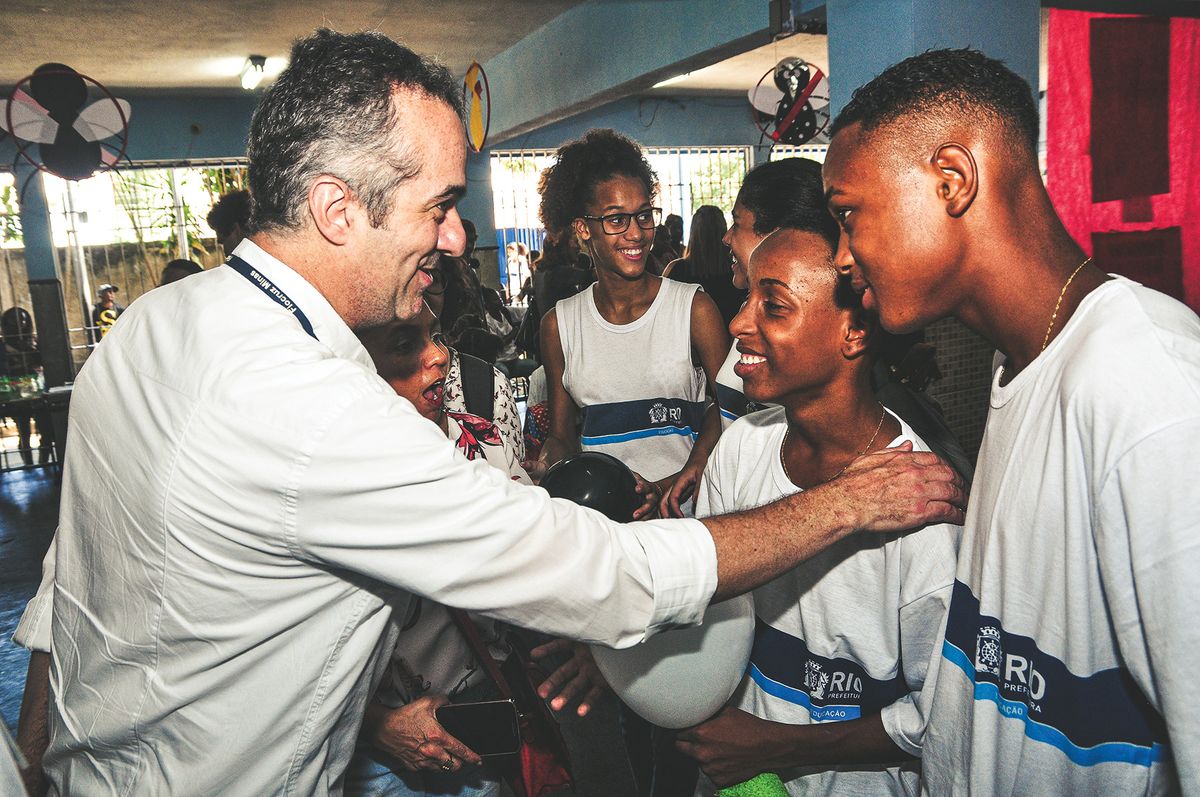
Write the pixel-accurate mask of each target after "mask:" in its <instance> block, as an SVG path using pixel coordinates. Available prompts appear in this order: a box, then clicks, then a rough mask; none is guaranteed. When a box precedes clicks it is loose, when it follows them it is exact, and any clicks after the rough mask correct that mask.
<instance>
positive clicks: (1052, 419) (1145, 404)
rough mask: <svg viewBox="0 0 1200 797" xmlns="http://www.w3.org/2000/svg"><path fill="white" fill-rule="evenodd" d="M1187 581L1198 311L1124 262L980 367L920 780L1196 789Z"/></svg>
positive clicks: (1193, 575)
mask: <svg viewBox="0 0 1200 797" xmlns="http://www.w3.org/2000/svg"><path fill="white" fill-rule="evenodd" d="M999 365H1001V359H1000V358H999V357H998V358H997V366H999ZM1198 597H1200V319H1197V317H1196V314H1195V313H1193V312H1192V311H1191V310H1189V309H1188V308H1186V307H1184V306H1183V305H1182V304H1180V303H1179V302H1177V301H1175V300H1174V299H1170V298H1168V297H1166V296H1164V295H1163V294H1161V293H1158V292H1156V291H1152V290H1150V289H1148V288H1145V287H1142V286H1141V285H1138V284H1137V283H1134V282H1130V281H1129V280H1126V279H1123V278H1117V279H1114V280H1112V281H1109V282H1107V283H1105V284H1103V285H1101V286H1100V287H1099V288H1097V289H1095V290H1094V291H1092V292H1091V293H1090V294H1089V295H1088V296H1087V297H1086V298H1085V299H1084V300H1083V301H1082V302H1081V303H1080V305H1079V307H1078V308H1077V309H1076V311H1075V313H1074V314H1073V315H1072V316H1071V318H1070V320H1069V321H1068V322H1067V323H1066V325H1065V326H1064V327H1063V329H1062V331H1061V332H1060V333H1059V335H1058V337H1056V338H1055V339H1054V340H1053V341H1052V342H1051V343H1050V345H1049V347H1047V348H1046V350H1045V351H1044V352H1042V353H1041V354H1039V355H1038V356H1037V357H1036V358H1035V359H1034V360H1033V362H1031V363H1030V364H1029V365H1028V366H1027V367H1026V368H1025V369H1024V370H1022V371H1021V372H1020V373H1019V374H1017V375H1016V376H1015V377H1014V378H1013V380H1012V381H1011V382H1010V383H1009V384H1007V385H1003V386H1001V384H1000V370H999V368H997V370H996V372H995V375H994V377H993V382H992V392H991V406H990V411H989V413H988V420H987V427H986V428H985V430H984V435H983V446H982V448H981V449H980V452H979V464H978V468H977V469H976V471H975V481H974V485H973V487H972V490H971V498H970V503H969V505H968V507H967V525H966V532H965V534H964V537H963V548H962V555H961V557H960V560H959V565H958V574H957V580H956V583H955V585H954V598H953V601H952V605H951V608H950V618H949V621H948V624H947V630H946V643H945V646H944V648H943V656H944V661H943V662H942V666H941V677H939V679H938V683H937V693H936V696H935V700H934V706H933V715H932V718H931V719H930V721H929V730H928V733H927V734H926V737H927V738H926V745H925V761H924V764H925V789H926V791H927V793H928V794H930V795H934V796H935V797H940V796H941V795H981V796H982V795H988V797H991V796H992V795H996V797H1006V796H1007V795H1026V794H1028V795H1035V794H1036V795H1041V794H1053V795H1062V797H1075V796H1078V797H1085V796H1088V797H1090V795H1121V797H1126V796H1127V795H1163V794H1175V793H1178V790H1179V786H1180V785H1182V793H1183V794H1187V795H1197V794H1200V713H1198V712H1197V706H1198V705H1200V679H1197V677H1196V663H1197V662H1200V621H1198V620H1197V617H1196V601H1197V598H1198ZM1177 779H1178V780H1177Z"/></svg>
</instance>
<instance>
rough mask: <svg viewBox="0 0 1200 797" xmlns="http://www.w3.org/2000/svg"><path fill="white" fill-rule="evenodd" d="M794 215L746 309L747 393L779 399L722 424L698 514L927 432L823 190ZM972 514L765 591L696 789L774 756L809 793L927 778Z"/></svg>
mask: <svg viewBox="0 0 1200 797" xmlns="http://www.w3.org/2000/svg"><path fill="white" fill-rule="evenodd" d="M812 179H813V180H814V181H816V180H818V179H819V178H818V177H817V176H816V174H815V173H814V174H813V176H812ZM795 223H797V224H799V225H801V229H784V230H779V231H777V232H774V233H772V234H771V235H770V236H768V237H767V238H766V239H765V240H764V241H763V242H762V244H761V245H760V246H759V247H758V249H757V250H756V251H755V253H754V255H753V256H752V257H751V258H750V264H749V278H750V279H749V282H750V297H749V300H748V301H747V303H746V306H745V307H744V308H742V311H741V312H740V313H739V314H738V316H737V317H736V318H735V319H734V320H733V323H732V324H731V325H730V331H731V332H733V334H734V336H735V337H736V338H737V343H736V347H737V350H738V352H739V353H740V358H739V362H738V364H737V366H736V367H737V372H738V376H740V377H741V378H742V379H743V381H744V385H745V391H746V396H747V397H748V398H749V399H751V400H752V401H757V402H770V403H772V404H775V405H778V406H774V407H771V408H769V409H765V410H762V411H760V412H756V413H752V414H750V415H747V416H746V417H744V418H741V419H740V420H738V421H736V422H735V423H734V424H733V425H732V426H730V428H729V429H728V430H726V431H725V433H724V434H723V435H722V437H721V440H720V442H719V443H718V444H717V447H716V450H715V451H714V452H713V455H712V457H711V458H710V459H709V462H708V466H707V467H706V469H705V472H704V479H703V480H702V488H701V491H700V496H699V499H698V503H697V511H698V513H699V514H700V515H708V514H718V513H722V512H734V511H738V510H742V509H748V508H751V507H755V506H760V505H762V504H765V503H768V502H770V501H773V500H776V499H777V498H779V497H781V496H783V495H789V494H791V493H795V492H798V491H799V490H801V489H804V488H806V487H812V486H815V485H818V484H822V483H824V482H826V481H829V480H831V479H834V478H836V477H837V476H838V475H839V474H840V473H841V471H842V470H844V469H845V467H846V466H847V465H848V463H850V462H851V461H852V460H853V459H854V458H855V457H857V456H859V455H861V454H863V453H866V452H868V451H875V450H879V449H883V448H887V447H892V446H897V445H901V444H905V443H908V444H911V445H912V446H914V447H915V448H917V449H919V450H927V449H926V447H925V446H924V444H923V443H922V442H921V440H920V439H919V438H917V437H916V436H915V435H914V434H913V432H912V430H911V429H910V428H909V427H908V426H907V425H906V424H905V423H904V422H903V421H902V420H900V419H899V418H898V417H897V416H895V415H893V414H891V413H890V412H888V411H887V410H886V409H885V408H884V407H883V405H882V404H881V403H880V402H879V401H878V399H877V398H876V397H875V394H874V392H873V391H872V389H871V381H870V373H871V365H872V362H873V358H872V347H873V345H875V344H877V342H878V339H877V338H876V336H875V331H876V330H875V324H874V320H873V317H872V315H871V314H870V313H867V312H864V311H863V310H862V307H861V304H860V302H859V297H858V296H857V294H855V293H854V291H853V290H852V289H851V288H850V286H849V283H848V281H847V280H844V279H840V278H839V277H838V275H837V272H836V271H835V270H834V268H833V253H834V250H835V248H836V245H837V235H838V231H837V225H836V223H835V222H834V221H833V219H832V218H831V217H830V216H829V215H828V214H827V213H826V212H825V209H824V208H823V207H822V206H821V205H820V204H817V203H814V205H813V207H812V209H811V212H809V213H807V214H801V215H800V216H799V217H798V218H797V219H795ZM958 531H959V530H958V528H957V527H955V526H947V525H934V526H927V527H925V528H923V529H920V530H918V531H915V532H911V533H908V534H891V535H887V536H886V537H879V538H877V539H870V540H847V541H845V544H841V543H839V544H837V545H834V546H832V547H831V548H830V549H829V550H828V551H826V552H824V553H822V554H820V555H818V556H816V557H814V558H813V559H812V560H810V561H808V562H806V563H804V564H803V565H802V566H800V567H798V568H796V569H794V570H792V571H791V572H788V573H785V574H784V575H782V576H780V577H779V578H777V579H775V580H774V581H771V582H769V583H767V584H765V585H763V586H762V587H759V588H758V589H757V590H755V591H754V603H755V614H756V620H757V622H756V630H755V639H754V647H753V650H752V652H751V656H750V666H749V671H748V673H747V676H746V677H745V679H744V680H743V682H742V685H741V686H740V687H739V688H738V691H737V692H736V693H735V694H734V696H733V698H732V699H731V701H730V704H729V705H728V706H727V707H726V708H725V709H724V710H722V711H721V712H720V713H719V714H718V715H717V716H716V717H715V718H713V719H711V720H709V721H708V722H706V723H703V724H701V725H699V726H697V727H695V728H692V729H689V730H687V731H684V732H683V733H681V734H680V735H679V740H680V741H679V747H680V749H681V750H683V751H684V752H685V753H687V754H689V755H691V756H693V757H695V758H696V759H697V760H698V761H699V762H700V765H701V768H702V770H703V771H704V773H705V775H706V776H707V778H708V779H709V782H704V781H702V782H701V784H700V787H699V789H698V791H697V794H704V795H708V794H711V793H712V789H713V786H726V785H729V784H731V783H737V782H741V781H743V780H746V779H748V778H750V777H753V776H754V775H757V774H759V773H761V772H776V773H778V774H779V775H780V777H781V778H782V779H783V780H784V782H785V783H786V786H787V789H788V791H789V793H791V794H793V795H799V794H805V795H808V794H831V795H832V794H840V795H852V794H855V795H856V794H872V795H883V794H896V795H903V794H912V793H915V791H916V789H917V780H918V776H917V768H916V764H915V762H913V758H914V757H915V756H919V755H920V753H921V745H922V738H923V736H924V730H925V719H926V717H927V716H928V711H929V704H930V701H931V690H929V689H926V688H925V687H926V685H927V684H928V683H929V682H930V680H931V678H932V676H933V674H934V671H935V669H936V665H937V662H938V655H939V653H940V649H941V640H942V629H943V626H944V622H945V617H946V610H947V608H948V607H949V605H950V592H951V586H952V584H953V581H954V562H955V556H956V552H957V548H958Z"/></svg>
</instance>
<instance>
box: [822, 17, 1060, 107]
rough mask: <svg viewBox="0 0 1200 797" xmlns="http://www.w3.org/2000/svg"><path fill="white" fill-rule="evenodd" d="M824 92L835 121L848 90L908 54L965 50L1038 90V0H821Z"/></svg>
mask: <svg viewBox="0 0 1200 797" xmlns="http://www.w3.org/2000/svg"><path fill="white" fill-rule="evenodd" d="M825 13H826V20H827V22H828V25H829V84H830V85H829V88H830V93H831V94H832V97H831V100H830V102H831V104H832V110H833V113H834V115H835V116H836V114H837V113H839V112H840V111H841V110H842V108H843V107H844V106H845V105H846V103H847V102H849V101H850V95H851V94H852V93H853V92H854V89H856V88H858V87H859V86H862V85H864V84H866V83H868V82H869V81H870V80H871V78H873V77H875V76H876V75H878V74H879V73H880V72H882V71H883V70H884V69H886V68H887V67H889V66H891V65H892V64H895V63H898V62H900V61H903V60H904V59H905V58H908V57H909V56H911V55H917V54H918V53H923V52H925V51H926V50H933V49H940V48H943V47H972V48H974V49H976V50H979V51H981V52H983V53H986V54H987V55H988V56H990V57H992V58H998V59H1000V60H1001V61H1004V63H1005V64H1007V66H1008V68H1009V69H1011V70H1013V71H1014V72H1016V73H1017V74H1018V75H1020V76H1021V77H1023V78H1025V80H1026V81H1028V82H1029V85H1030V87H1031V88H1032V89H1033V91H1034V93H1035V95H1036V93H1037V87H1038V44H1039V41H1038V36H1039V27H1040V24H1041V4H1040V3H1039V2H1038V0H903V2H900V1H899V0H828V2H827V3H826V5H825Z"/></svg>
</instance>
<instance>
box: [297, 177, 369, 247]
mask: <svg viewBox="0 0 1200 797" xmlns="http://www.w3.org/2000/svg"><path fill="white" fill-rule="evenodd" d="M308 215H309V217H310V218H312V220H313V226H315V227H316V228H317V231H318V232H319V233H321V235H322V237H324V238H325V240H327V241H329V242H330V243H331V244H334V245H337V246H342V245H344V244H346V243H347V242H348V241H349V240H350V230H351V228H352V227H353V226H354V225H355V224H356V223H361V222H362V221H365V220H366V209H365V208H363V207H362V206H361V205H359V203H358V202H355V201H354V195H353V193H352V192H351V191H350V186H348V185H347V184H346V182H345V181H344V180H342V179H341V178H340V177H334V176H333V175H332V174H322V175H321V176H319V177H318V178H317V179H316V180H314V181H313V184H312V186H311V187H309V189H308Z"/></svg>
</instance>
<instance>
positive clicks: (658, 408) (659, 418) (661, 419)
mask: <svg viewBox="0 0 1200 797" xmlns="http://www.w3.org/2000/svg"><path fill="white" fill-rule="evenodd" d="M666 422H667V408H666V407H665V406H664V405H663V403H662V402H661V401H658V402H655V403H654V404H653V405H651V407H650V423H666Z"/></svg>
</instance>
